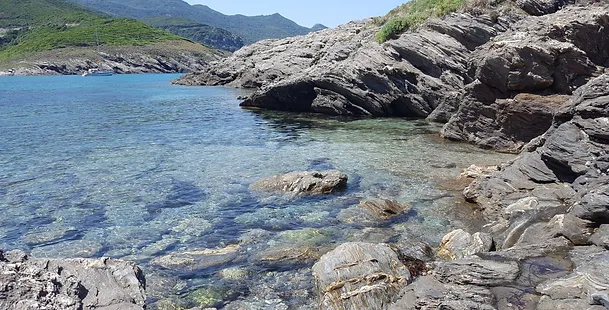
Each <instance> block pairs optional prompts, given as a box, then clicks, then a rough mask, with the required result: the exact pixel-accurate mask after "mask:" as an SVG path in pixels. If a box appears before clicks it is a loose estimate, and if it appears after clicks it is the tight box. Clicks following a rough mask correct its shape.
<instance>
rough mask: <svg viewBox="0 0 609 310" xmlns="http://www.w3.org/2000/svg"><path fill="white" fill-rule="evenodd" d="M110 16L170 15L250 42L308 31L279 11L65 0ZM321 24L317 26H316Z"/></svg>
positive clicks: (155, 0)
mask: <svg viewBox="0 0 609 310" xmlns="http://www.w3.org/2000/svg"><path fill="white" fill-rule="evenodd" d="M68 1H71V2H75V3H78V4H80V5H82V6H84V7H88V8H91V9H94V10H97V11H100V12H104V13H107V14H111V15H113V16H122V17H132V18H137V19H140V20H141V19H143V18H147V17H153V16H172V17H181V18H187V19H190V20H194V21H196V22H198V23H201V24H205V25H210V26H212V27H216V28H222V29H226V30H228V31H230V32H231V33H233V34H235V35H237V36H239V37H240V38H242V39H243V41H244V43H246V44H250V43H253V42H256V41H259V40H262V39H270V38H285V37H289V36H295V35H302V34H307V33H309V32H311V31H312V29H310V28H306V27H302V26H300V25H298V24H296V23H295V22H293V21H292V20H289V19H287V18H285V17H283V16H281V15H279V14H273V15H265V16H244V15H224V14H222V13H220V12H218V11H215V10H213V9H211V8H209V7H207V6H205V5H190V4H188V3H186V2H185V1H182V0H68ZM320 27H325V26H323V25H320V26H317V27H316V29H314V30H319V28H320Z"/></svg>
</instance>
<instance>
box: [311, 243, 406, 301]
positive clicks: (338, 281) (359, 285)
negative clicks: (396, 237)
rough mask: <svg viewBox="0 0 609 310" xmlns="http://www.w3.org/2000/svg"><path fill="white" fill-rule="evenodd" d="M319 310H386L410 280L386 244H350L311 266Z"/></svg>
mask: <svg viewBox="0 0 609 310" xmlns="http://www.w3.org/2000/svg"><path fill="white" fill-rule="evenodd" d="M313 275H314V276H315V280H316V283H317V288H318V291H319V305H320V309H328V310H332V309H335V310H339V309H340V310H343V309H352V310H356V309H387V307H388V306H389V304H391V303H392V302H394V301H395V300H396V299H397V298H398V293H399V292H400V290H401V289H402V288H403V287H405V286H406V285H407V284H408V282H409V281H410V272H409V271H408V268H407V267H406V266H405V265H404V264H403V263H402V262H400V260H399V258H398V255H397V254H396V253H395V252H394V251H393V250H392V249H391V248H390V247H389V246H388V245H386V244H372V243H360V242H352V243H345V244H342V245H340V246H338V247H337V248H336V249H334V250H333V251H331V252H329V253H327V254H325V255H324V256H322V257H321V259H320V260H319V261H318V262H317V263H316V264H315V265H314V266H313Z"/></svg>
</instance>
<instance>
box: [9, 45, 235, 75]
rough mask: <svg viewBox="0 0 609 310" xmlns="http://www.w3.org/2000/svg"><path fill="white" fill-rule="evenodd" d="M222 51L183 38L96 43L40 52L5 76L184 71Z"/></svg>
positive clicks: (198, 66) (215, 57) (198, 67)
mask: <svg viewBox="0 0 609 310" xmlns="http://www.w3.org/2000/svg"><path fill="white" fill-rule="evenodd" d="M223 57H225V55H224V54H223V53H222V52H219V51H216V50H212V49H209V48H206V47H202V46H201V45H198V44H196V43H192V42H186V41H179V42H176V41H165V42H158V43H153V44H148V45H143V46H137V47H135V46H131V47H130V46H98V47H97V48H96V49H95V50H92V49H91V48H80V49H79V48H76V50H74V51H70V50H66V51H65V53H62V51H57V52H42V53H39V54H37V55H36V57H35V59H34V60H27V59H26V60H24V61H20V62H19V64H18V67H15V68H12V69H11V70H10V71H9V72H7V73H8V75H60V74H61V75H80V74H82V73H83V71H87V70H88V69H96V68H101V69H103V70H110V71H113V72H114V73H119V74H124V73H183V72H194V71H198V70H203V69H204V68H205V67H206V66H207V65H208V63H209V62H211V61H215V60H219V59H221V58H223Z"/></svg>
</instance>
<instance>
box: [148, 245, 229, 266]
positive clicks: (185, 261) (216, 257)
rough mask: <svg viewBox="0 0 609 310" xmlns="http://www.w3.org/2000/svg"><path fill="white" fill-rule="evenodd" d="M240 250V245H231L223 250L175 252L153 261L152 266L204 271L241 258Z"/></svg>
mask: <svg viewBox="0 0 609 310" xmlns="http://www.w3.org/2000/svg"><path fill="white" fill-rule="evenodd" d="M239 250H240V246H239V245H229V246H226V247H224V248H221V249H200V250H190V251H181V252H173V253H170V254H167V255H164V256H159V257H156V258H154V259H152V260H151V261H150V264H152V265H156V266H160V267H163V268H167V269H180V270H184V271H196V270H203V269H207V268H211V267H218V266H221V265H224V264H227V263H230V262H232V261H233V260H235V259H236V258H237V257H238V256H239Z"/></svg>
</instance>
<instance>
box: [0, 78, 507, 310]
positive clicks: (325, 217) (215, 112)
mask: <svg viewBox="0 0 609 310" xmlns="http://www.w3.org/2000/svg"><path fill="white" fill-rule="evenodd" d="M178 77H179V75H171V74H169V75H167V74H146V75H114V76H111V77H81V76H48V77H0V248H2V249H4V250H13V249H21V250H24V251H26V252H27V253H29V254H30V255H31V256H33V257H38V258H66V257H111V258H118V259H126V260H133V261H135V262H137V264H138V265H139V266H141V268H142V270H143V271H144V273H145V275H146V281H147V295H148V297H147V298H148V306H149V308H150V309H188V308H189V307H203V308H205V307H216V308H225V309H306V308H310V309H316V307H317V304H316V301H315V300H316V298H317V292H316V289H315V281H314V277H313V275H312V273H311V266H312V264H313V263H314V262H315V260H317V259H318V258H319V255H321V254H323V253H324V252H327V251H329V250H331V249H332V248H334V247H336V246H337V245H339V244H341V243H344V242H397V241H399V240H412V241H423V242H427V243H429V244H430V245H432V246H438V244H439V243H440V241H441V239H442V237H443V236H444V234H446V233H447V232H449V231H451V230H453V229H456V228H464V227H473V228H476V227H477V226H476V225H480V223H481V219H480V218H479V215H478V214H477V213H476V212H475V209H474V208H473V206H471V205H469V204H467V203H466V202H465V201H463V199H462V197H461V192H460V191H461V189H462V187H463V186H464V185H463V182H461V181H458V180H457V178H458V176H459V174H460V173H461V172H462V170H463V169H464V168H467V167H468V166H470V165H472V164H477V165H492V164H499V163H501V162H503V161H506V160H508V159H510V158H512V156H511V155H505V154H499V153H494V152H490V151H484V150H481V149H478V148H476V147H474V146H471V145H468V144H464V143H454V142H449V141H445V140H443V139H441V138H440V137H439V135H438V132H439V129H440V128H441V125H439V124H435V123H430V122H427V121H425V120H420V119H419V120H417V119H404V118H344V117H329V116H322V115H316V114H296V113H285V112H273V111H258V110H246V109H242V108H240V107H239V102H240V101H239V100H238V97H240V96H243V95H246V94H247V93H246V91H244V90H238V89H232V88H225V87H186V86H178V85H172V84H171V83H170V81H171V80H173V79H176V78H178ZM328 169H337V170H340V171H341V172H343V173H345V174H347V175H348V177H349V182H348V186H347V188H346V190H344V191H341V192H338V193H335V194H331V195H324V196H317V197H311V196H294V195H290V194H283V193H262V192H256V191H252V190H250V185H251V184H252V183H254V182H256V181H258V180H260V179H264V178H267V177H270V176H273V175H277V174H281V173H286V172H291V171H300V170H328ZM370 199H390V200H395V201H398V202H400V203H403V204H407V205H410V206H412V209H410V211H408V212H407V213H405V214H403V215H400V216H397V217H394V218H392V219H390V220H386V221H358V220H357V219H352V218H349V217H345V216H344V214H345V213H344V210H346V209H349V208H351V209H350V210H353V207H354V206H357V205H358V204H359V202H360V201H364V200H370ZM341 212H342V213H341Z"/></svg>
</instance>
